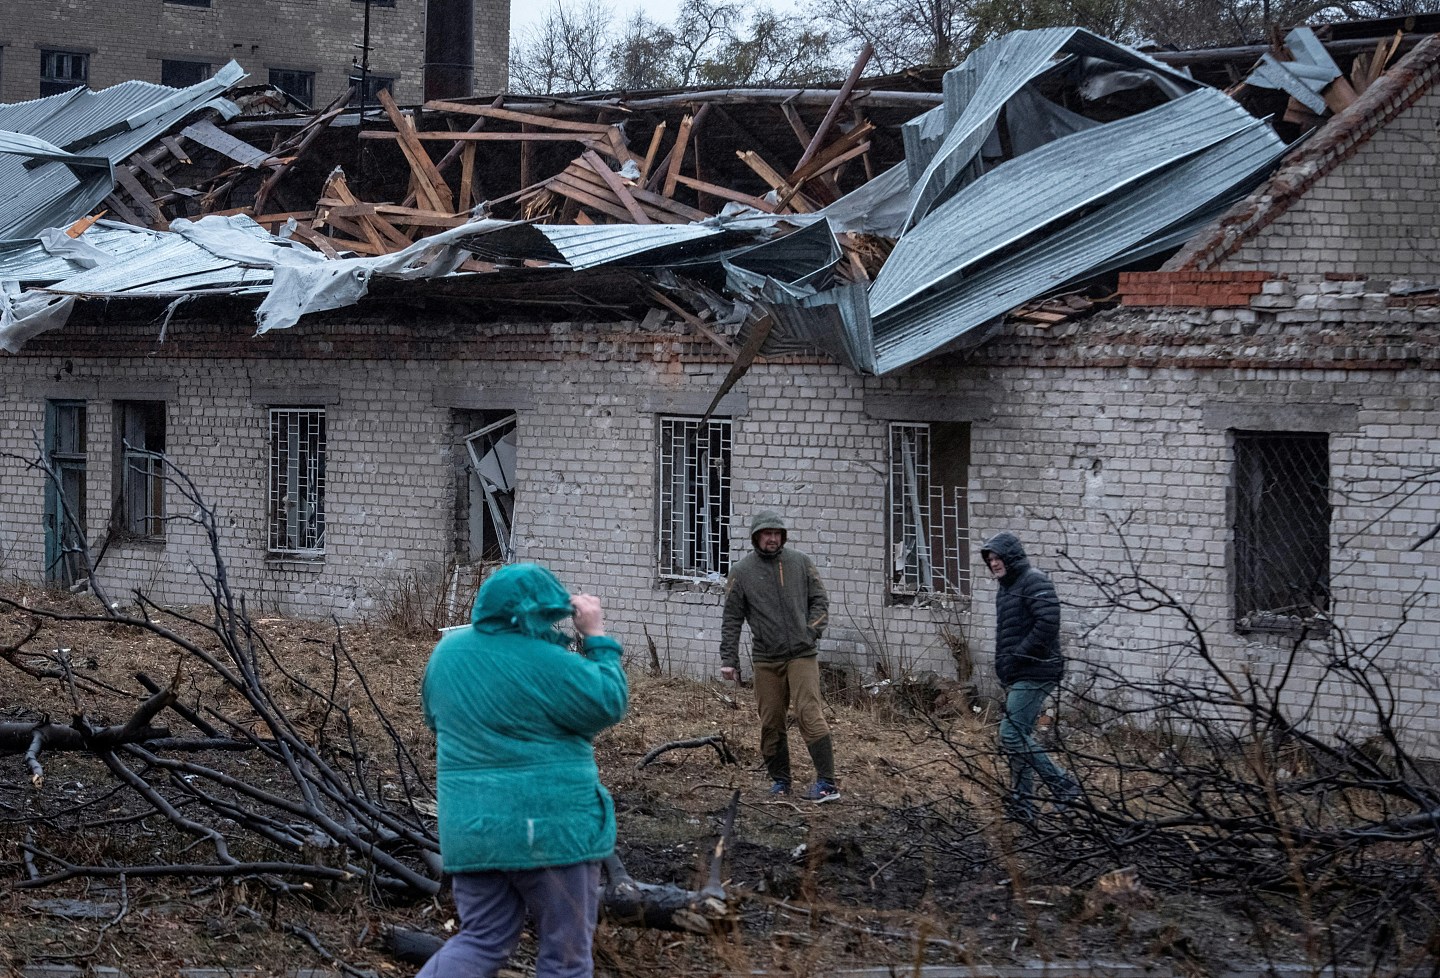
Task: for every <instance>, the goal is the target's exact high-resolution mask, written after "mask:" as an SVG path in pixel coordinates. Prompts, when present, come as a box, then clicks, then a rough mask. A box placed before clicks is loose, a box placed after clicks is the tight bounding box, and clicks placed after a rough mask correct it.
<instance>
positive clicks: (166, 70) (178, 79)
mask: <svg viewBox="0 0 1440 978" xmlns="http://www.w3.org/2000/svg"><path fill="white" fill-rule="evenodd" d="M209 77H210V65H208V64H206V63H205V62H204V61H162V62H160V84H162V85H169V86H170V87H171V88H189V87H190V86H191V85H198V84H199V83H200V82H202V81H204V80H205V79H207V78H209Z"/></svg>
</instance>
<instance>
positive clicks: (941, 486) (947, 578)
mask: <svg viewBox="0 0 1440 978" xmlns="http://www.w3.org/2000/svg"><path fill="white" fill-rule="evenodd" d="M887 436H888V443H887V448H886V457H887V462H888V466H887V469H888V471H887V475H886V490H885V502H886V530H885V533H886V544H887V546H886V553H887V554H889V556H890V559H889V567H888V568H887V575H886V578H887V588H886V590H887V597H888V599H889V601H890V603H891V604H897V605H901V604H917V605H924V604H930V603H942V602H951V601H968V600H969V598H970V593H971V584H972V573H971V569H970V548H971V540H970V498H969V476H968V469H969V458H970V425H969V424H968V423H967V422H945V423H933V422H928V421H892V422H890V424H889V426H888V428H887ZM937 441H938V442H939V443H940V444H939V445H937V444H936V443H937ZM937 453H938V454H940V455H943V456H944V458H943V459H940V460H938V461H939V464H937ZM956 476H958V478H957V477H956ZM947 497H948V498H947ZM937 553H938V556H937Z"/></svg>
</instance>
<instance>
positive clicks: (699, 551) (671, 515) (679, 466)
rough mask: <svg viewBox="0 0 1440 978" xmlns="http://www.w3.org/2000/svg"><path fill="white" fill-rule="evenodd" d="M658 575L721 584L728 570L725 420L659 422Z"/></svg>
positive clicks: (727, 433) (727, 429) (727, 428)
mask: <svg viewBox="0 0 1440 978" xmlns="http://www.w3.org/2000/svg"><path fill="white" fill-rule="evenodd" d="M659 475H660V486H659V507H658V509H659V513H658V517H659V532H658V538H659V550H660V576H661V577H662V578H670V579H680V580H716V581H718V580H720V579H722V578H723V577H724V576H725V575H726V574H727V573H728V572H729V570H730V419H729V418H710V419H708V420H706V421H705V422H704V423H703V424H702V422H701V420H700V419H699V418H679V417H670V418H661V419H660V464H659Z"/></svg>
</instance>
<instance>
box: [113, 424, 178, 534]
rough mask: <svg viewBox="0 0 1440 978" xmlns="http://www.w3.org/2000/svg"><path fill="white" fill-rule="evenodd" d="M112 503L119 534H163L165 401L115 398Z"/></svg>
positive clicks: (115, 525) (114, 522)
mask: <svg viewBox="0 0 1440 978" xmlns="http://www.w3.org/2000/svg"><path fill="white" fill-rule="evenodd" d="M115 432H116V436H117V440H118V442H119V444H118V446H117V450H116V452H115V461H116V467H117V471H116V473H115V480H114V487H115V505H114V507H113V509H112V513H113V514H114V519H113V523H112V525H113V528H114V529H115V531H116V532H117V534H118V535H120V536H126V537H139V538H144V539H151V540H156V539H160V538H161V537H163V536H164V535H165V472H164V465H165V402H164V401H116V402H115Z"/></svg>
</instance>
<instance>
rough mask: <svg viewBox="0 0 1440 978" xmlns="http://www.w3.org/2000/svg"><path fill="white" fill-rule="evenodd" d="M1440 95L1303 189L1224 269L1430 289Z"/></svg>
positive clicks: (1435, 261) (1437, 228)
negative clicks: (1409, 282) (1410, 283)
mask: <svg viewBox="0 0 1440 978" xmlns="http://www.w3.org/2000/svg"><path fill="white" fill-rule="evenodd" d="M1437 124H1440V91H1436V90H1434V89H1431V90H1429V91H1427V92H1426V93H1425V94H1424V95H1422V96H1421V97H1420V98H1419V99H1418V100H1417V101H1416V102H1415V103H1414V104H1413V105H1411V106H1410V107H1409V108H1408V109H1406V110H1405V111H1403V112H1401V113H1400V114H1399V115H1398V116H1397V117H1396V118H1395V119H1393V120H1391V121H1390V123H1389V124H1388V125H1386V126H1385V127H1384V128H1382V129H1380V130H1378V131H1377V132H1375V134H1374V135H1373V136H1371V137H1370V139H1369V140H1367V141H1366V142H1364V143H1362V144H1360V146H1359V148H1358V149H1356V150H1355V152H1354V155H1353V156H1350V157H1349V158H1347V159H1345V160H1344V161H1343V162H1341V163H1339V164H1338V165H1337V166H1336V167H1335V168H1334V169H1333V170H1332V171H1331V172H1330V173H1328V174H1327V175H1325V176H1324V177H1322V178H1321V179H1320V180H1318V181H1316V183H1315V184H1314V185H1313V186H1311V187H1309V189H1308V190H1307V191H1306V192H1305V194H1304V196H1303V197H1300V198H1299V199H1298V200H1296V201H1295V202H1294V203H1293V204H1291V205H1290V207H1289V208H1288V209H1287V210H1285V211H1284V213H1282V214H1281V215H1280V216H1279V217H1278V218H1277V219H1276V220H1275V221H1274V222H1273V223H1271V224H1269V225H1268V226H1267V227H1265V228H1263V229H1262V230H1260V231H1259V232H1258V233H1257V234H1256V235H1255V237H1254V238H1253V239H1252V240H1250V241H1249V242H1247V243H1246V244H1245V245H1243V246H1242V247H1241V248H1240V249H1239V250H1238V251H1237V252H1236V253H1235V254H1234V255H1233V256H1232V257H1231V258H1230V259H1229V260H1228V261H1227V262H1226V264H1227V267H1235V266H1237V265H1239V266H1245V265H1258V266H1260V267H1263V268H1265V269H1269V270H1273V271H1276V272H1281V273H1286V274H1292V275H1308V276H1318V275H1323V274H1325V273H1327V272H1341V273H1346V274H1356V275H1364V276H1370V277H1372V278H1378V279H1385V280H1394V279H1404V278H1408V279H1415V280H1418V281H1421V282H1434V281H1435V280H1436V268H1437V265H1440V195H1437V194H1436V193H1435V186H1436V180H1437V179H1440V170H1437V156H1436V154H1437V145H1436V142H1435V129H1436V126H1437Z"/></svg>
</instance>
